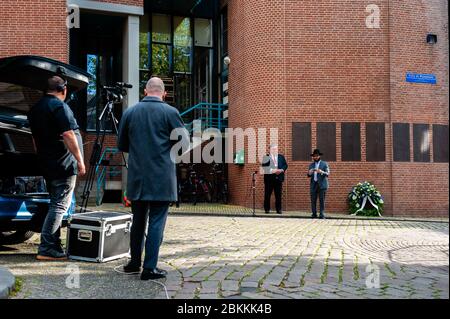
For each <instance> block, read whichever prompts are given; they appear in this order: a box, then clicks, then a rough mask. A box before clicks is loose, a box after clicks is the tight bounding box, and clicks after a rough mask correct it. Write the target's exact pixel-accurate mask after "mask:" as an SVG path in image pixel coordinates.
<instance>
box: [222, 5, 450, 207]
mask: <svg viewBox="0 0 450 319" xmlns="http://www.w3.org/2000/svg"><path fill="white" fill-rule="evenodd" d="M372 3H375V4H377V5H379V7H380V9H381V28H380V29H368V28H367V27H366V25H365V20H366V16H367V15H368V14H367V13H366V11H365V9H366V6H367V5H368V4H372ZM228 10H229V24H230V27H229V35H230V38H229V41H230V45H229V47H230V58H231V61H232V64H231V67H230V84H229V99H230V113H229V116H230V119H229V120H230V126H231V127H242V128H246V127H255V128H257V127H267V128H269V127H278V129H279V137H280V140H279V144H280V151H281V152H282V153H284V154H285V155H286V157H287V159H288V162H289V164H290V167H289V170H288V175H287V181H286V183H285V184H284V194H283V197H284V201H283V204H284V209H286V210H309V209H310V202H309V181H308V179H307V178H306V176H305V174H306V168H307V166H308V163H309V162H294V161H292V146H291V144H292V141H291V129H292V122H312V146H313V148H314V147H315V146H316V123H317V122H336V123H337V125H336V127H337V132H336V133H337V162H330V163H329V164H330V166H331V170H332V176H331V178H330V190H329V192H328V195H327V210H328V211H329V212H344V211H346V210H347V203H346V198H347V194H348V192H349V190H350V189H351V187H352V186H353V185H354V184H356V183H357V182H359V181H364V180H368V181H371V182H373V183H374V184H375V185H376V186H377V187H378V188H379V189H380V191H381V192H382V194H383V195H384V197H385V201H386V205H385V209H386V215H429V216H431V215H433V216H434V215H446V216H447V215H448V163H447V164H433V163H425V164H422V163H412V162H411V163H392V143H391V140H392V134H391V125H390V123H395V122H404V123H428V124H448V33H447V30H448V22H447V2H446V1H443V0H442V1H429V2H428V1H426V2H425V1H394V2H392V1H391V6H390V7H389V6H388V1H383V0H380V1H347V0H341V1H312V0H305V1H294V0H292V1H290V0H285V1H282V0H271V1H269V0H263V1H256V0H245V1H243V0H229V1H228ZM255 30H257V31H256V32H255ZM428 32H434V33H437V34H438V45H436V46H434V47H433V46H431V47H430V46H429V45H427V44H426V42H425V37H426V34H427V33H428ZM407 71H413V72H417V73H435V74H437V76H438V81H439V83H438V85H436V86H430V85H423V84H421V85H412V84H410V83H405V75H406V72H407ZM342 122H359V123H361V143H362V154H361V155H362V162H352V163H349V162H342V161H341V160H340V158H341V151H340V150H341V147H340V144H341V142H340V138H341V136H340V123H342ZM366 122H385V123H386V162H382V163H368V162H366V161H365V123H366ZM411 145H412V141H411ZM411 154H412V153H411ZM324 159H326V156H325V157H324ZM255 169H257V165H251V164H247V165H245V166H244V167H236V166H234V165H231V166H230V169H229V173H230V186H231V187H230V189H231V199H232V201H233V202H234V203H237V204H243V205H247V206H250V205H251V198H250V197H249V194H250V193H249V190H250V187H251V185H250V181H251V173H252V172H253V171H255ZM431 172H436V173H431ZM430 175H431V176H430ZM424 189H426V190H427V191H426V192H425V191H424ZM257 193H258V198H257V205H258V207H260V208H261V207H262V203H263V196H262V194H263V182H262V177H261V176H260V177H258V186H257Z"/></svg>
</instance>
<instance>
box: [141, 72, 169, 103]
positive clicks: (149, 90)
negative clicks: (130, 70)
mask: <svg viewBox="0 0 450 319" xmlns="http://www.w3.org/2000/svg"><path fill="white" fill-rule="evenodd" d="M165 92H166V89H165V87H164V82H163V80H161V79H160V78H158V77H152V78H151V79H150V80H148V82H147V85H146V86H145V95H147V96H156V97H159V98H161V99H162V98H163V97H164V95H165Z"/></svg>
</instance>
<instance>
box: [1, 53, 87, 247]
mask: <svg viewBox="0 0 450 319" xmlns="http://www.w3.org/2000/svg"><path fill="white" fill-rule="evenodd" d="M53 75H59V76H61V77H63V78H65V79H66V80H67V82H68V91H69V94H75V93H76V92H77V91H80V90H82V89H84V88H86V86H87V85H88V83H89V77H90V76H89V74H88V73H86V72H85V71H83V70H81V69H78V68H76V67H74V66H71V65H68V64H65V63H62V62H58V61H55V60H51V59H47V58H43V57H38V56H14V57H8V58H2V59H0V245H2V244H3V245H12V244H18V243H21V242H23V241H25V240H27V239H29V238H30V237H31V236H32V235H33V234H34V232H40V231H41V230H42V225H43V222H44V220H45V216H46V214H47V212H48V205H49V202H50V200H49V194H48V193H47V190H46V185H45V181H44V179H43V177H42V173H41V171H40V169H39V167H38V165H37V158H36V150H35V146H34V142H33V138H32V135H31V131H30V128H29V125H28V121H27V116H26V114H27V112H28V111H29V109H30V107H31V106H32V105H34V104H35V103H36V102H37V101H38V100H39V99H40V98H41V97H42V95H43V93H44V90H45V88H46V84H47V79H48V78H50V77H51V76H53ZM75 207H76V206H75V196H74V197H73V200H72V203H71V206H70V209H69V211H68V212H67V214H66V215H65V216H64V221H67V219H68V218H69V217H70V216H71V215H72V214H73V213H74V211H75Z"/></svg>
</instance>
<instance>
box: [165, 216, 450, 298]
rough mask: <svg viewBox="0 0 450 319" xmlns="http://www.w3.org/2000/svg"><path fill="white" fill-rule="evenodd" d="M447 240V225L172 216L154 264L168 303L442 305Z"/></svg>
mask: <svg viewBox="0 0 450 319" xmlns="http://www.w3.org/2000/svg"><path fill="white" fill-rule="evenodd" d="M448 235H449V233H448V223H428V222H393V221H372V220H370V221H361V220H310V219H267V218H257V219H253V218H223V217H209V218H199V217H171V218H170V221H169V223H168V226H167V230H166V239H165V243H164V245H163V246H162V251H161V259H160V260H161V262H162V265H164V268H166V269H167V270H169V271H170V275H169V277H168V279H167V281H166V285H167V287H168V290H169V295H170V296H171V297H173V298H183V299H184V298H187V299H189V298H295V299H298V298H327V299H328V298H448V297H449V293H448V291H449V287H448V285H449V279H448V270H449V256H448V243H449V237H448ZM377 274H379V278H378V276H377ZM378 284H379V285H378ZM377 286H378V288H376V287H377ZM373 287H375V288H373ZM163 296H164V295H163V294H160V295H159V296H158V297H163Z"/></svg>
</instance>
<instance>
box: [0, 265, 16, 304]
mask: <svg viewBox="0 0 450 319" xmlns="http://www.w3.org/2000/svg"><path fill="white" fill-rule="evenodd" d="M15 283H16V278H15V277H14V275H13V274H12V273H11V272H10V271H9V270H8V269H6V268H4V267H2V266H0V299H7V298H8V296H9V294H10V293H11V292H12V290H13V289H14V285H15Z"/></svg>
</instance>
